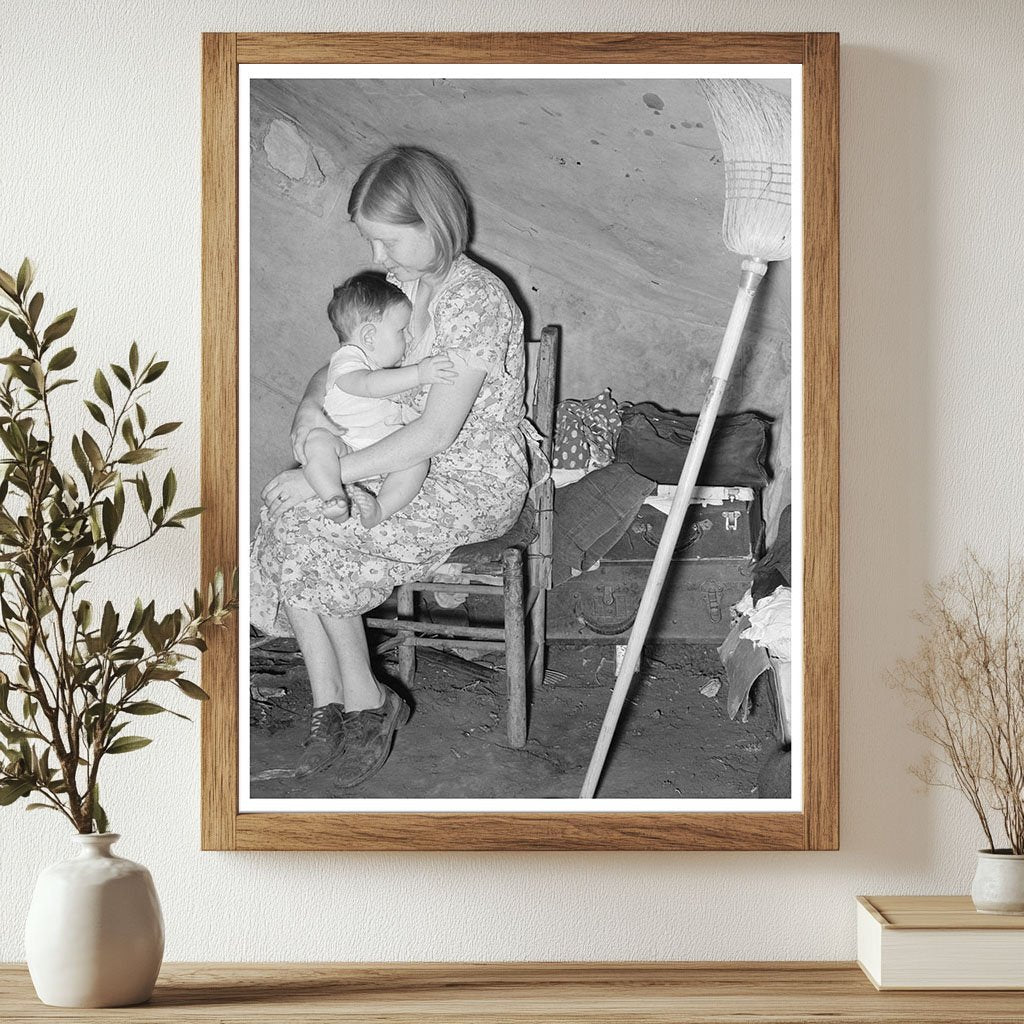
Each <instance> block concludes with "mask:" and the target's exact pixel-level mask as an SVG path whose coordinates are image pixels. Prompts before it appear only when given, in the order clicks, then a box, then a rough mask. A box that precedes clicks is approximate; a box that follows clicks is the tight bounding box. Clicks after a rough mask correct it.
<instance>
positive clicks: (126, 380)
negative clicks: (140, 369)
mask: <svg viewBox="0 0 1024 1024" xmlns="http://www.w3.org/2000/svg"><path fill="white" fill-rule="evenodd" d="M110 372H111V373H112V374H113V375H114V376H115V377H116V378H117V379H118V380H119V381H120V382H121V383H122V384H123V385H124V386H125V387H126V388H130V387H131V386H132V379H131V377H129V376H128V371H127V370H126V369H125V368H124V367H123V366H118V365H117V363H111V364H110Z"/></svg>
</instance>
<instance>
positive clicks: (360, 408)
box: [302, 273, 455, 527]
mask: <svg viewBox="0 0 1024 1024" xmlns="http://www.w3.org/2000/svg"><path fill="white" fill-rule="evenodd" d="M411 313H412V307H411V305H410V303H409V300H408V299H407V298H406V297H405V294H404V293H403V292H402V291H401V289H399V288H396V287H395V286H394V285H393V284H390V283H389V282H388V281H386V280H385V279H384V278H383V277H382V276H380V275H379V274H372V273H363V274H356V275H355V276H354V277H350V278H349V279H348V280H347V281H345V282H344V284H341V285H339V286H338V287H337V288H335V289H334V295H333V297H332V298H331V301H330V304H329V305H328V307H327V315H328V317H329V318H330V321H331V326H332V327H333V328H334V330H335V333H336V334H337V335H338V341H339V344H340V348H339V349H338V351H337V352H336V353H335V354H334V356H333V357H332V358H331V361H330V364H329V366H328V369H327V393H326V395H325V396H324V405H323V411H324V413H325V415H326V416H327V417H328V419H330V420H331V422H332V423H333V424H334V425H335V426H337V427H338V428H339V433H340V436H339V434H336V433H333V432H332V431H331V430H328V429H326V428H324V427H319V428H316V429H314V430H311V431H310V432H309V434H308V435H307V437H306V442H305V447H304V449H303V455H304V457H305V458H304V464H303V467H302V471H303V473H304V474H305V477H306V479H307V480H308V481H309V485H310V486H311V487H312V488H313V490H314V491H316V493H317V495H318V497H320V498H321V499H322V500H323V504H324V515H325V516H327V517H328V518H329V519H334V520H337V521H338V522H343V521H344V520H346V519H348V518H349V513H350V509H349V501H351V503H352V504H353V505H355V506H356V510H357V511H358V513H359V518H360V521H361V522H362V524H363V526H366V527H371V526H376V525H377V524H378V523H381V522H383V521H384V520H385V519H387V518H388V517H390V516H393V515H394V514H395V513H396V512H397V511H398V510H399V509H402V508H405V506H406V505H408V504H409V502H410V501H412V499H413V498H415V497H416V495H417V494H418V493H419V491H420V488H421V487H422V486H423V481H424V479H426V476H427V470H428V469H429V468H430V463H429V461H424V462H419V463H417V464H416V465H414V466H410V467H409V468H407V469H400V470H395V471H394V472H392V473H388V474H387V475H386V476H385V477H384V482H383V483H382V484H381V487H380V489H379V491H378V492H377V494H376V495H373V494H371V493H370V492H369V491H367V490H365V489H364V488H362V487H359V486H350V487H349V488H346V487H345V485H344V484H343V483H342V480H341V468H340V466H339V459H340V458H341V456H342V455H344V454H346V453H347V452H349V451H359V450H361V449H363V448H367V447H369V446H370V445H371V444H375V443H376V442H377V441H380V440H381V439H382V438H385V437H387V436H388V435H389V434H392V433H394V432H395V431H396V430H398V429H399V428H400V427H402V426H403V425H404V424H405V423H406V422H408V421H409V418H410V416H409V413H410V412H411V410H410V409H409V407H408V406H404V407H403V406H402V405H400V404H399V403H398V402H395V401H392V396H394V395H398V394H401V393H402V392H403V391H409V390H411V389H412V388H416V387H419V386H420V385H421V384H443V383H447V382H448V381H450V380H452V379H454V377H455V372H454V369H453V366H452V362H451V360H450V359H448V358H447V356H428V357H427V358H426V359H421V360H420V361H419V362H418V363H414V364H413V365H411V366H402V365H400V364H401V362H402V360H403V359H404V358H405V346H406V340H407V337H408V331H409V317H410V315H411ZM403 409H404V410H405V417H404V419H403Z"/></svg>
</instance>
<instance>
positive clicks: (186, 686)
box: [175, 679, 210, 700]
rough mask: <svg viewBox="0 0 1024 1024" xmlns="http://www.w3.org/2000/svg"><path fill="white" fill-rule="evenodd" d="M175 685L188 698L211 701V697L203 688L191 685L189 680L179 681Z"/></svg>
mask: <svg viewBox="0 0 1024 1024" xmlns="http://www.w3.org/2000/svg"><path fill="white" fill-rule="evenodd" d="M175 685H176V686H177V687H178V689H179V690H181V692H182V693H183V694H185V696H186V697H191V698H192V699H193V700H209V699H210V695H209V694H208V693H207V692H206V691H205V690H204V689H203V688H202V687H201V686H196V684H195V683H190V682H189V681H188V680H187V679H179V680H177V681H176V683H175Z"/></svg>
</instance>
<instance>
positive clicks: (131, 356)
mask: <svg viewBox="0 0 1024 1024" xmlns="http://www.w3.org/2000/svg"><path fill="white" fill-rule="evenodd" d="M128 365H129V367H131V371H132V373H133V374H134V373H138V372H139V346H138V345H136V344H135V342H134V341H133V342H132V347H131V348H130V349H129V350H128Z"/></svg>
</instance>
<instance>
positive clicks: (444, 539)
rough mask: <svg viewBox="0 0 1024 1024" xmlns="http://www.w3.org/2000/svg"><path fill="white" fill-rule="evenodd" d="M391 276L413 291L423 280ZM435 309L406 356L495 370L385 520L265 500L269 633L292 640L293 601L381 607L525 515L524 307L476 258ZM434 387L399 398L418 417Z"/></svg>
mask: <svg viewBox="0 0 1024 1024" xmlns="http://www.w3.org/2000/svg"><path fill="white" fill-rule="evenodd" d="M393 283H395V284H398V285H399V287H401V288H402V289H403V290H404V291H405V292H406V294H407V295H409V297H410V299H412V298H414V297H415V292H416V288H417V286H418V284H419V282H418V281H413V282H410V283H405V282H398V281H394V282H393ZM428 311H429V313H430V326H429V327H428V329H427V331H425V332H424V334H423V335H422V336H421V337H420V338H418V339H414V340H413V342H412V343H411V344H410V345H409V349H408V351H407V352H406V357H405V362H406V363H407V364H409V363H414V362H418V361H419V360H420V359H424V358H425V357H426V356H428V355H431V354H436V353H441V352H455V351H458V352H459V353H460V354H461V355H462V356H463V358H464V359H465V361H466V362H467V363H468V364H470V365H472V366H476V367H479V368H480V369H483V370H485V371H486V377H485V378H484V382H483V385H482V386H481V388H480V393H479V395H478V396H477V398H476V401H475V402H474V403H473V407H472V409H471V410H470V413H469V416H468V417H467V419H466V422H465V424H464V425H463V427H462V430H460V431H459V434H458V437H456V439H455V441H454V442H452V444H451V445H450V447H449V448H447V449H446V450H445V451H443V452H440V453H439V454H438V455H435V456H434V458H433V459H432V460H431V464H430V472H429V474H428V475H427V478H426V480H425V481H424V484H423V487H422V489H421V490H420V493H419V494H418V495H417V496H416V497H415V498H414V499H413V500H412V501H411V502H410V503H409V504H408V505H406V507H405V508H403V509H401V510H400V511H399V512H397V513H396V514H395V515H393V516H392V517H391V518H390V519H386V520H385V521H384V522H383V523H381V524H380V525H378V526H375V527H372V528H370V529H367V528H366V527H364V526H363V525H362V524H361V523H360V522H359V520H358V518H357V517H353V518H351V519H349V520H347V521H346V522H344V523H336V522H334V521H332V520H330V519H328V518H327V517H326V516H324V514H323V511H322V502H321V501H320V499H319V498H310V499H309V500H307V501H305V502H302V503H301V504H299V505H297V506H295V507H294V508H292V509H289V510H288V511H287V512H284V513H282V514H280V515H278V516H276V517H275V516H272V515H271V514H270V511H269V510H268V509H267V507H266V506H265V505H264V506H263V508H262V509H261V510H260V522H259V525H258V527H257V529H256V535H255V537H254V539H253V542H252V549H251V553H250V579H249V617H250V621H251V622H252V624H253V625H255V626H256V627H258V628H259V629H261V630H263V631H264V632H266V633H270V634H272V635H275V636H289V635H291V632H292V630H291V626H290V625H289V623H288V619H287V616H286V614H285V606H286V605H288V606H290V607H293V608H299V609H304V610H308V611H312V612H316V613H317V614H320V615H327V616H329V617H331V618H344V617H347V616H351V615H360V614H362V613H363V612H366V611H369V610H370V609H371V608H376V607H377V606H378V605H379V604H381V603H382V602H383V601H385V600H386V599H387V597H388V596H389V595H390V593H391V591H392V590H393V589H394V587H395V586H397V585H398V584H400V583H407V582H410V581H412V580H422V579H427V578H429V576H430V575H431V573H432V572H433V571H434V570H435V569H436V568H437V566H439V565H441V564H443V563H444V562H445V560H446V559H447V557H448V555H449V554H451V552H452V551H453V550H454V549H455V548H456V547H458V546H459V545H460V544H468V543H473V542H476V541H480V540H487V539H490V538H493V537H499V536H501V534H502V533H504V532H505V531H506V530H507V529H508V528H509V527H510V526H511V525H512V524H513V523H514V522H515V520H516V517H517V516H518V515H519V512H520V510H521V509H522V506H523V501H524V500H525V497H526V491H527V486H528V485H527V459H526V450H525V441H524V436H523V432H522V431H523V422H524V416H525V406H524V390H525V379H526V369H525V349H524V342H523V316H522V313H521V312H520V310H519V308H518V306H516V304H515V302H514V301H513V299H512V296H511V295H510V294H509V291H508V289H507V288H506V287H505V285H504V284H503V283H502V282H501V281H500V280H499V279H498V278H497V277H495V275H494V274H492V273H491V272H490V271H489V270H486V269H485V268H483V267H481V266H480V265H479V264H477V263H474V262H473V260H471V259H470V258H469V257H468V256H466V255H460V256H458V257H457V258H456V260H455V262H454V263H453V264H452V266H451V268H450V269H449V271H448V274H447V275H446V277H445V279H444V281H443V282H442V283H441V285H440V287H439V288H438V290H437V291H436V292H435V294H434V296H433V297H432V299H431V302H430V304H429V306H428ZM427 391H428V389H427V388H426V387H420V388H417V389H414V390H412V391H408V392H405V393H404V394H402V395H398V396H396V397H395V401H398V402H400V403H402V404H405V405H409V406H411V407H412V409H413V410H414V411H415V412H416V413H420V412H422V411H423V407H424V405H425V404H426V399H427ZM377 484H378V485H379V481H377ZM364 486H370V487H373V486H374V482H373V481H364Z"/></svg>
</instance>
